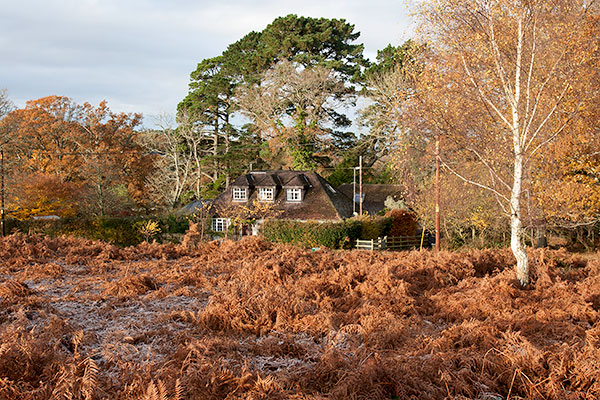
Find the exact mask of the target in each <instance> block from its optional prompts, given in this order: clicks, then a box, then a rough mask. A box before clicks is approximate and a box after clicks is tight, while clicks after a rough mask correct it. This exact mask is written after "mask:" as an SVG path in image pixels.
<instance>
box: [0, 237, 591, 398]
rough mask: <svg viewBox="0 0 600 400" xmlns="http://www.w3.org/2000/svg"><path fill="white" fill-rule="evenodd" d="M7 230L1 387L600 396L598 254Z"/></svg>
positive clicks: (9, 394) (137, 394) (60, 391)
mask: <svg viewBox="0 0 600 400" xmlns="http://www.w3.org/2000/svg"><path fill="white" fill-rule="evenodd" d="M184 243H185V244H182V245H158V244H147V243H144V244H142V245H139V246H137V247H134V248H126V249H121V248H118V247H115V246H111V245H109V244H105V243H100V242H92V241H87V240H83V239H74V238H56V239H50V238H44V237H41V236H25V235H21V234H17V235H12V236H9V237H7V238H4V239H2V240H1V241H0V260H2V261H0V339H1V341H0V399H54V398H72V399H177V398H179V399H224V398H227V399H259V398H264V399H278V398H280V399H286V398H292V399H323V398H327V399H352V398H355V399H410V398H413V399H480V400H484V399H486V400H492V399H523V398H526V399H597V398H600V381H599V380H598V379H599V378H598V377H599V376H600V322H599V315H598V313H599V309H600V261H599V260H598V257H597V256H592V257H585V258H582V257H578V256H573V255H571V254H568V253H566V252H564V251H548V250H538V251H536V252H531V253H530V257H531V260H532V271H533V274H532V275H533V276H532V281H533V283H532V285H531V286H530V287H529V288H527V289H525V290H524V289H522V288H520V287H519V285H518V283H517V282H516V281H515V278H514V272H513V264H514V259H513V257H512V255H511V254H510V252H509V251H508V250H486V251H470V252H460V253H459V252H457V253H447V252H442V253H440V254H433V253H431V252H428V251H425V252H417V251H415V252H404V253H391V252H383V253H377V252H369V251H363V252H360V251H333V250H327V249H322V250H319V251H315V252H312V251H310V250H303V249H299V248H296V247H292V246H284V245H275V244H271V243H268V242H265V241H264V240H262V239H260V238H246V239H244V240H242V241H240V242H237V243H234V242H229V241H226V242H224V243H217V242H211V243H199V244H195V243H193V241H190V240H188V241H184Z"/></svg>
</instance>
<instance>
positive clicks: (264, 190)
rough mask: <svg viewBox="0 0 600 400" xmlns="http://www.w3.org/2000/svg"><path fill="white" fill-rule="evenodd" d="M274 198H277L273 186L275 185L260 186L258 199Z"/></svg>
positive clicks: (267, 199) (269, 199)
mask: <svg viewBox="0 0 600 400" xmlns="http://www.w3.org/2000/svg"><path fill="white" fill-rule="evenodd" d="M273 199H275V188H273V187H261V188H258V200H259V201H273Z"/></svg>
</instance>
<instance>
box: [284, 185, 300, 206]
mask: <svg viewBox="0 0 600 400" xmlns="http://www.w3.org/2000/svg"><path fill="white" fill-rule="evenodd" d="M286 194H287V201H289V202H292V203H297V202H300V201H302V189H299V188H288V189H286Z"/></svg>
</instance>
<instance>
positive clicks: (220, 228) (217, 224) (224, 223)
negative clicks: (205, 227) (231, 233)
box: [211, 218, 229, 232]
mask: <svg viewBox="0 0 600 400" xmlns="http://www.w3.org/2000/svg"><path fill="white" fill-rule="evenodd" d="M211 227H212V230H213V231H215V232H225V231H226V230H227V228H228V227H229V220H228V219H227V218H213V219H212V224H211Z"/></svg>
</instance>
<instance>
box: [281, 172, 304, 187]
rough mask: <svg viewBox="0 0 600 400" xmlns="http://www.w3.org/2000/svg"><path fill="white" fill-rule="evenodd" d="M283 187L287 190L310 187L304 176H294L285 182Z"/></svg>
mask: <svg viewBox="0 0 600 400" xmlns="http://www.w3.org/2000/svg"><path fill="white" fill-rule="evenodd" d="M283 186H284V187H289V188H306V187H308V186H310V183H309V182H308V179H307V178H306V176H305V175H304V174H296V175H294V176H292V177H291V178H290V179H289V180H287V181H285V183H284V184H283Z"/></svg>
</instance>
